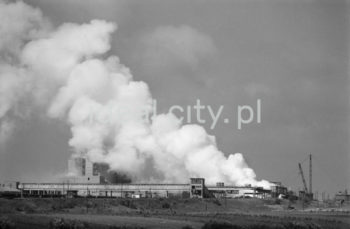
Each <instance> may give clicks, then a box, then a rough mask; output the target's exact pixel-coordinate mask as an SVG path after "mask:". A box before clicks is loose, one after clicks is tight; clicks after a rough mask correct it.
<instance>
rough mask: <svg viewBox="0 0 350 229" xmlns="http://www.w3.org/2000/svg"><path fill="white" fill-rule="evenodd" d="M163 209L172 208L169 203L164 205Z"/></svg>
mask: <svg viewBox="0 0 350 229" xmlns="http://www.w3.org/2000/svg"><path fill="white" fill-rule="evenodd" d="M162 208H165V209H168V208H170V204H169V203H168V202H165V203H163V204H162Z"/></svg>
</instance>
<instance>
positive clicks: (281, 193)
mask: <svg viewBox="0 0 350 229" xmlns="http://www.w3.org/2000/svg"><path fill="white" fill-rule="evenodd" d="M270 183H271V184H272V185H271V197H273V198H279V197H285V196H287V195H288V189H287V187H285V186H283V185H282V182H279V181H272V182H270Z"/></svg>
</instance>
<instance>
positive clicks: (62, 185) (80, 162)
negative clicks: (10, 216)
mask: <svg viewBox="0 0 350 229" xmlns="http://www.w3.org/2000/svg"><path fill="white" fill-rule="evenodd" d="M107 169H108V168H107V167H106V166H103V165H101V164H97V163H92V162H91V161H89V160H88V159H87V158H84V157H73V158H71V159H70V160H69V162H68V171H69V173H68V174H71V175H70V176H69V177H67V179H65V181H62V182H58V183H19V184H18V185H17V188H18V190H20V193H21V195H22V196H23V197H26V196H33V197H35V196H37V197H60V196H69V197H105V198H106V197H110V198H112V197H114V198H115V197H120V198H154V197H163V198H167V197H172V196H178V197H184V198H186V197H191V198H206V197H217V198H239V197H254V198H266V197H269V196H271V191H270V190H264V189H263V188H259V187H251V186H244V187H237V186H230V185H228V186H225V185H224V183H222V182H218V183H217V185H216V186H215V185H213V186H210V185H209V186H206V185H205V180H204V178H190V180H189V183H186V184H166V183H162V184H160V183H156V184H135V183H122V182H119V183H117V184H111V181H108V180H106V179H105V178H104V174H106V170H107Z"/></svg>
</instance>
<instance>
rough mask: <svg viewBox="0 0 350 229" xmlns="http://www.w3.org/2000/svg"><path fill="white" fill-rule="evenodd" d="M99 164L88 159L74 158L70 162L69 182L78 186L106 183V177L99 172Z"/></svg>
mask: <svg viewBox="0 0 350 229" xmlns="http://www.w3.org/2000/svg"><path fill="white" fill-rule="evenodd" d="M97 168H98V164H97V163H92V162H91V161H90V160H89V159H88V158H86V157H73V158H71V159H69V160H68V182H69V183H76V184H100V183H104V177H103V176H101V175H100V173H99V171H98V169H97Z"/></svg>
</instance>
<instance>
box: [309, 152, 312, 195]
mask: <svg viewBox="0 0 350 229" xmlns="http://www.w3.org/2000/svg"><path fill="white" fill-rule="evenodd" d="M309 192H310V194H311V195H312V155H311V154H310V157H309Z"/></svg>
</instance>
